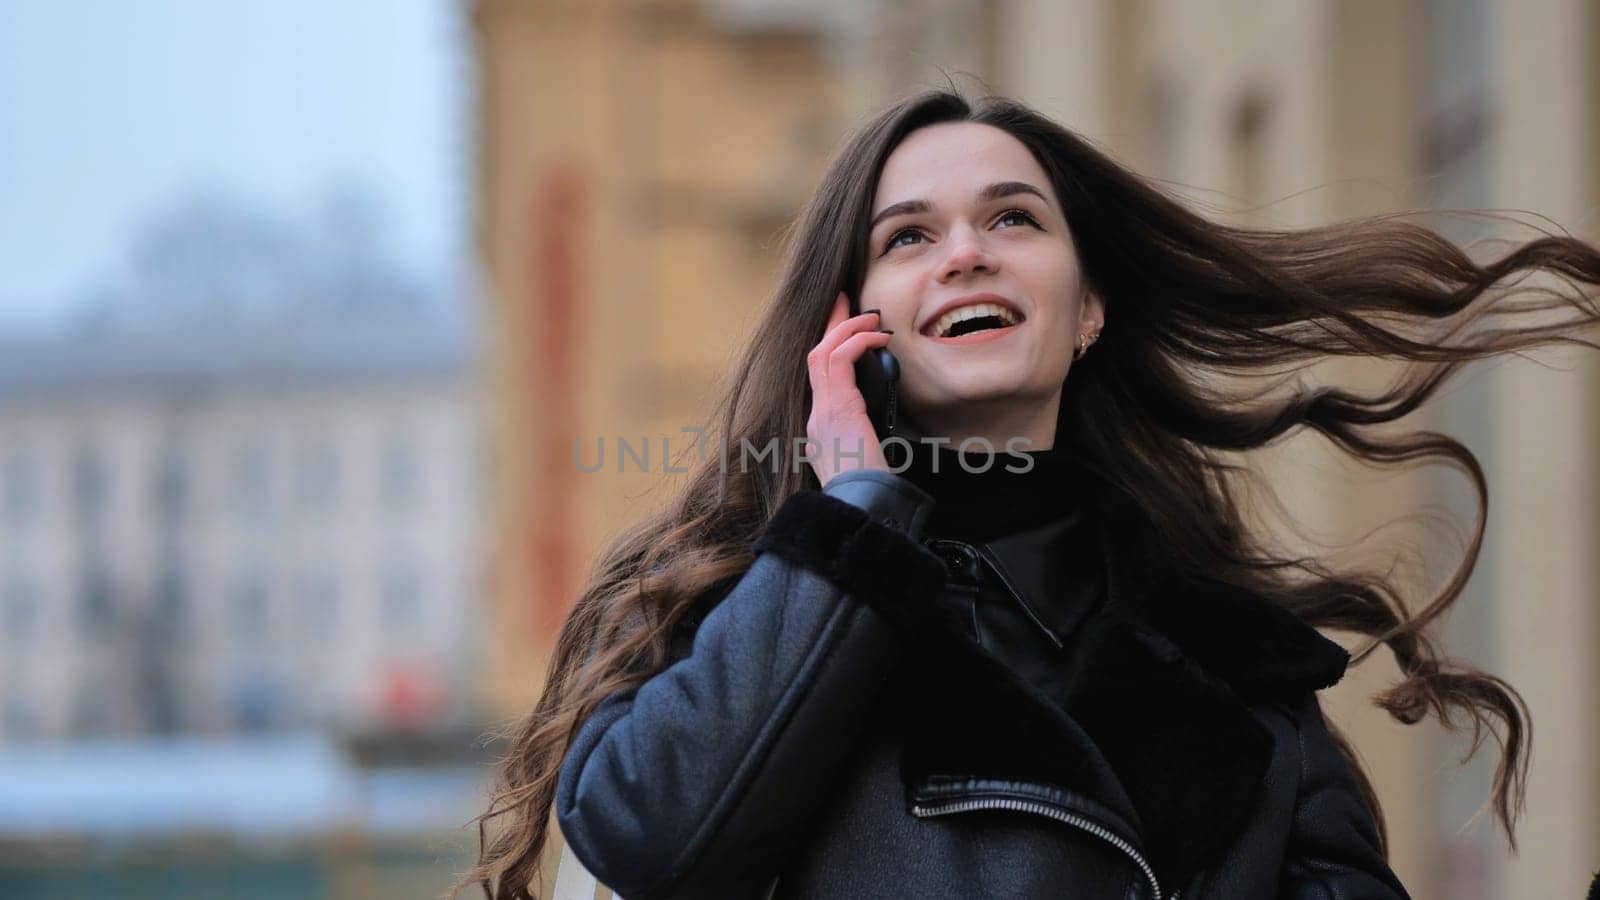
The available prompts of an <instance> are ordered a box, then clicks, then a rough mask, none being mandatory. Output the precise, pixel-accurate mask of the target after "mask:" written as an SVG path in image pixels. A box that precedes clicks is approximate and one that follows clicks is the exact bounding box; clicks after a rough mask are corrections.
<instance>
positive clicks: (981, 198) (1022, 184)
mask: <svg viewBox="0 0 1600 900" xmlns="http://www.w3.org/2000/svg"><path fill="white" fill-rule="evenodd" d="M1017 194H1033V195H1034V196H1036V197H1038V198H1039V199H1040V200H1043V201H1044V202H1045V204H1046V205H1049V203H1050V199H1049V198H1048V197H1046V196H1045V195H1044V191H1041V190H1039V189H1038V188H1036V187H1034V186H1033V185H1031V184H1029V183H1027V182H1026V181H997V182H995V183H994V184H991V185H987V186H986V187H984V188H983V189H982V190H980V191H978V202H979V203H988V202H989V201H991V200H999V199H1000V198H1001V197H1012V196H1015V195H1017ZM931 209H933V204H931V203H929V202H928V201H926V200H901V201H900V202H899V203H891V204H889V205H888V206H885V207H884V208H883V209H882V210H881V211H879V213H878V214H877V215H875V216H873V217H872V224H870V225H868V226H867V230H868V231H871V230H873V229H874V228H877V227H878V223H879V222H882V221H883V220H884V219H889V218H893V217H894V216H906V215H911V214H912V213H925V212H927V211H929V210H931Z"/></svg>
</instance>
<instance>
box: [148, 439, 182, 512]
mask: <svg viewBox="0 0 1600 900" xmlns="http://www.w3.org/2000/svg"><path fill="white" fill-rule="evenodd" d="M151 481H152V488H153V494H154V497H155V508H156V515H157V517H158V518H159V519H160V520H161V521H163V522H167V523H173V522H177V521H179V520H181V519H182V518H183V514H184V511H185V510H186V509H188V506H189V491H190V485H189V461H188V459H187V458H186V456H185V454H184V453H183V451H181V450H178V449H177V448H168V449H167V450H165V451H163V452H162V454H161V457H160V459H159V460H158V461H157V462H156V466H155V473H154V475H153V477H152V479H151Z"/></svg>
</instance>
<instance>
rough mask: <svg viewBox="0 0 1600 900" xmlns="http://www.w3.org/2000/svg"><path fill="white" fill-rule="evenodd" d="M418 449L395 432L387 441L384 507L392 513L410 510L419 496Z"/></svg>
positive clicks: (382, 465)
mask: <svg viewBox="0 0 1600 900" xmlns="http://www.w3.org/2000/svg"><path fill="white" fill-rule="evenodd" d="M418 469H419V465H418V461H417V448H416V444H415V442H413V441H412V440H411V438H410V436H409V435H408V434H407V433H405V432H403V431H395V432H392V433H391V434H390V435H389V436H388V438H387V439H386V440H385V441H384V445H383V454H382V460H381V462H380V466H379V471H380V473H381V479H382V484H381V490H382V492H383V506H384V509H386V510H388V511H389V512H401V511H404V510H406V509H409V508H410V507H411V505H412V504H413V503H414V502H415V501H416V499H417V495H418V494H419V493H420V485H419V484H418V476H419V474H420V473H419V471H418Z"/></svg>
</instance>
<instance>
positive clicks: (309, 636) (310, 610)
mask: <svg viewBox="0 0 1600 900" xmlns="http://www.w3.org/2000/svg"><path fill="white" fill-rule="evenodd" d="M297 593H298V595H299V607H300V616H299V619H300V628H299V631H300V633H301V636H302V638H303V639H304V640H305V641H307V642H309V643H313V644H324V645H326V644H332V643H334V642H335V641H336V640H337V638H338V635H339V623H340V615H341V611H340V608H339V599H340V598H339V579H338V576H337V575H336V574H334V571H333V569H332V568H331V567H324V568H316V569H311V570H308V571H305V572H302V573H301V575H300V579H299V587H298V589H297Z"/></svg>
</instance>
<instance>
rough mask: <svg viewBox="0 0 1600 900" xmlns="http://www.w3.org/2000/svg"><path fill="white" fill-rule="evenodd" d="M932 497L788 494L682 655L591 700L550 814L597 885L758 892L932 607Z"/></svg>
mask: <svg viewBox="0 0 1600 900" xmlns="http://www.w3.org/2000/svg"><path fill="white" fill-rule="evenodd" d="M932 504H933V498H932V497H930V496H929V495H927V494H926V493H924V492H923V491H921V490H920V489H918V488H917V487H916V486H915V485H913V484H912V483H911V482H910V481H909V480H907V479H904V478H902V477H900V476H898V475H893V474H891V473H888V472H880V471H875V470H861V471H857V472H847V473H841V474H839V475H837V476H835V477H834V478H833V479H832V480H830V481H829V482H828V485H827V487H826V489H825V490H823V491H806V492H802V493H800V494H796V495H794V496H792V497H790V498H789V499H788V500H787V501H786V502H785V503H784V504H783V506H782V507H780V508H779V510H778V511H777V513H776V514H775V515H774V516H773V517H772V519H771V520H770V521H769V522H768V523H767V526H766V528H765V529H764V530H763V532H762V534H761V535H760V537H759V538H758V539H757V541H756V543H755V545H754V550H755V554H756V555H755V560H754V562H753V563H752V564H751V566H750V568H749V569H748V570H747V571H746V572H745V573H744V575H743V577H742V578H741V579H740V580H739V581H738V582H737V583H736V584H735V585H734V586H733V587H732V589H731V590H729V591H728V592H727V593H726V595H725V596H723V597H722V598H721V600H720V601H718V602H717V603H716V605H715V606H714V607H713V608H712V609H711V610H710V612H709V613H707V614H706V615H705V617H704V619H703V621H701V622H700V624H699V626H698V628H696V629H695V631H694V633H693V637H692V643H687V642H680V645H679V646H680V649H679V650H678V651H677V654H678V655H681V658H677V659H675V661H672V662H671V663H670V664H669V665H668V666H667V667H666V668H665V669H663V670H662V671H660V672H659V673H657V674H655V675H654V676H653V677H651V678H650V679H648V680H647V681H645V682H643V683H642V684H640V685H639V686H638V687H636V688H634V689H631V690H627V691H620V692H618V693H617V694H614V695H612V696H611V697H608V698H607V699H606V700H605V701H603V702H602V703H601V704H600V706H598V707H597V708H596V709H595V711H594V713H593V714H592V715H591V716H590V717H589V718H588V720H587V721H586V722H585V723H584V724H583V726H582V727H581V728H580V729H579V730H578V733H577V735H576V736H575V738H574V740H573V743H572V744H571V746H570V747H569V748H568V750H567V753H566V755H565V757H564V758H563V760H562V764H561V767H560V771H559V774H558V778H557V786H556V799H555V807H556V816H557V823H558V825H559V826H560V828H561V832H562V834H563V836H564V837H565V838H566V840H567V842H568V843H569V844H570V845H571V847H572V849H573V851H574V852H575V853H576V854H577V856H578V858H579V859H580V860H582V861H583V863H584V865H586V866H587V867H588V868H589V870H590V871H591V872H592V873H594V875H595V876H596V877H597V878H599V880H600V881H601V882H602V883H603V884H605V885H607V886H608V887H610V888H612V890H614V891H615V892H616V893H617V894H618V895H620V896H626V897H628V898H630V900H633V898H657V897H727V898H738V897H745V896H755V895H758V894H759V893H760V892H761V891H763V890H764V889H765V888H766V886H767V885H768V884H769V883H770V882H771V880H772V878H773V877H774V876H775V875H776V874H777V872H778V871H779V869H780V868H781V867H782V865H783V862H784V859H785V858H786V857H787V855H788V854H789V852H790V851H792V850H793V849H794V847H795V846H796V845H797V844H798V841H799V839H800V837H801V835H802V833H803V829H802V827H801V826H803V824H804V823H805V821H806V820H807V818H808V816H809V814H810V813H812V812H814V811H815V810H816V809H817V807H819V806H820V804H821V803H822V801H823V800H824V799H825V798H826V796H827V788H828V783H829V781H830V779H831V776H832V775H833V774H834V773H835V772H836V770H837V768H838V766H839V764H840V763H841V761H842V760H843V758H844V757H845V756H846V754H847V753H848V751H849V750H850V748H851V745H852V744H853V743H854V741H855V740H856V738H857V737H858V736H859V734H860V732H861V729H862V727H863V725H864V723H865V717H866V713H867V711H868V709H869V707H870V706H871V704H872V702H873V700H874V699H875V697H876V695H877V688H878V687H879V686H881V684H882V682H883V681H884V680H885V679H886V678H887V676H888V674H889V671H890V669H891V668H892V666H893V664H894V663H895V661H896V660H897V659H898V658H899V654H900V651H901V649H902V646H903V642H904V641H906V640H909V639H911V638H912V637H914V635H915V633H916V631H918V630H919V629H921V628H924V627H928V626H929V625H930V624H932V623H934V622H935V621H936V620H937V619H938V618H939V617H940V615H941V614H940V613H939V610H941V609H943V607H942V606H941V605H940V604H939V603H938V602H937V601H938V592H939V591H940V590H941V589H942V586H943V578H944V568H943V565H942V563H941V562H940V561H939V559H938V557H936V556H934V555H933V554H932V553H931V552H930V551H928V550H927V549H925V548H924V547H923V546H922V545H921V543H920V540H919V539H920V536H921V533H922V529H923V524H924V522H925V521H926V518H927V514H928V512H929V511H930V510H931V507H932ZM684 643H687V646H683V644H684Z"/></svg>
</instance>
